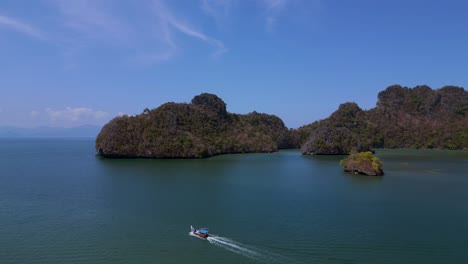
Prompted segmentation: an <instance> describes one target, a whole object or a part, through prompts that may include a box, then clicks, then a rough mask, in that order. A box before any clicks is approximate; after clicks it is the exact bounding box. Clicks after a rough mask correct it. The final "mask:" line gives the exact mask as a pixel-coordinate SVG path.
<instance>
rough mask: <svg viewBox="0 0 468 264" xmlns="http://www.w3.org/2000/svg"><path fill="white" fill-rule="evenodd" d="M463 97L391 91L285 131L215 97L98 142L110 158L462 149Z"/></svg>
mask: <svg viewBox="0 0 468 264" xmlns="http://www.w3.org/2000/svg"><path fill="white" fill-rule="evenodd" d="M467 127H468V93H467V91H465V90H464V89H463V88H461V87H455V86H445V87H442V88H440V89H435V90H433V89H431V88H430V87H428V86H425V85H422V86H417V87H414V88H407V87H402V86H399V85H393V86H390V87H388V88H387V89H385V90H384V91H382V92H380V93H379V94H378V101H377V105H376V107H374V108H372V109H369V110H363V109H361V108H360V107H359V106H358V105H357V104H356V103H344V104H341V105H340V106H339V108H338V110H336V111H335V112H334V113H332V114H331V115H330V117H328V118H326V119H324V120H319V121H316V122H314V123H312V124H308V125H305V126H302V127H300V128H298V129H288V128H287V127H286V126H285V125H284V123H283V121H282V120H281V119H280V118H279V117H277V116H275V115H271V114H264V113H257V112H252V113H249V114H246V115H241V114H235V113H230V112H228V111H227V109H226V104H225V102H224V101H223V100H222V99H221V98H219V97H218V96H216V95H213V94H207V93H204V94H200V95H197V96H195V97H194V98H193V99H192V101H191V102H190V103H166V104H163V105H161V106H160V107H158V108H155V109H152V110H149V109H145V111H144V112H143V113H141V114H139V115H136V116H119V117H115V118H114V119H112V120H111V121H110V122H109V123H107V124H106V125H105V126H104V127H103V128H102V130H101V132H100V133H99V135H98V137H97V139H96V151H97V153H98V154H99V155H101V156H103V157H108V158H123V157H125V158H204V157H210V156H214V155H220V154H228V153H253V152H274V151H277V150H279V149H290V148H300V149H301V152H302V153H303V154H304V155H345V154H349V153H351V152H352V151H358V152H360V151H370V150H372V149H374V148H415V149H420V148H423V149H467V148H468V129H467Z"/></svg>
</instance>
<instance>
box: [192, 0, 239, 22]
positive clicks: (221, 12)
mask: <svg viewBox="0 0 468 264" xmlns="http://www.w3.org/2000/svg"><path fill="white" fill-rule="evenodd" d="M233 1H235V0H201V3H200V7H201V9H202V10H203V12H205V13H206V14H208V15H209V16H211V17H213V18H214V20H215V21H216V22H217V23H219V22H220V21H221V20H222V18H224V17H226V16H227V15H228V13H229V10H230V8H231V6H232V4H233Z"/></svg>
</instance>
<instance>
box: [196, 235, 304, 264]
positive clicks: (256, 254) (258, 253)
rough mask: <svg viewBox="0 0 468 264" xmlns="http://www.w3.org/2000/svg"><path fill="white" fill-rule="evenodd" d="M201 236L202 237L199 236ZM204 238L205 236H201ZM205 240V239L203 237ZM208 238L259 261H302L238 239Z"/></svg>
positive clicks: (218, 244) (211, 241) (220, 245)
mask: <svg viewBox="0 0 468 264" xmlns="http://www.w3.org/2000/svg"><path fill="white" fill-rule="evenodd" d="M190 235H192V236H195V237H198V236H196V235H194V234H192V233H191V234H190ZM198 238H200V237H198ZM201 239H203V238H201ZM203 240H205V239H203ZM206 240H208V242H210V243H211V244H213V245H215V246H218V247H220V248H223V249H226V250H228V251H231V252H233V253H236V254H240V255H242V256H245V257H247V258H250V259H253V260H255V261H257V262H259V263H289V264H300V262H298V261H296V260H294V259H291V258H288V257H285V256H283V255H280V254H277V253H274V252H271V251H269V250H265V249H259V248H256V247H253V246H249V245H246V244H243V243H240V242H238V241H235V240H232V239H229V238H226V237H221V236H217V235H213V234H212V235H210V236H209V237H208V238H207V239H206Z"/></svg>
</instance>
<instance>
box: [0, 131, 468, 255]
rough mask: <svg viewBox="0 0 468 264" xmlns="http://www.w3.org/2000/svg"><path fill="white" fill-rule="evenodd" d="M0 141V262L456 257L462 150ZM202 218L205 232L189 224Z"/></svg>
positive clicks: (462, 218) (461, 227)
mask: <svg viewBox="0 0 468 264" xmlns="http://www.w3.org/2000/svg"><path fill="white" fill-rule="evenodd" d="M93 146H94V142H93V140H59V139H56V140H35V139H34V140H33V139H30V140H0V263H468V251H467V249H468V222H467V221H468V205H467V201H468V152H457V151H421V150H379V151H377V155H378V156H379V157H380V158H381V159H382V160H383V162H384V170H385V172H386V175H385V176H384V177H381V178H375V177H366V176H356V175H347V174H344V173H343V172H342V170H341V168H340V166H339V165H338V161H339V160H340V158H341V157H304V156H301V155H300V153H299V152H298V151H281V152H279V153H273V154H247V155H225V156H218V157H214V158H209V159H204V160H108V159H102V158H100V157H97V156H95V155H94V149H93ZM190 224H193V225H195V226H207V227H209V228H210V231H211V232H212V233H213V234H215V235H216V236H215V237H213V238H212V239H210V240H209V241H206V240H201V239H198V238H196V237H193V236H190V235H189V231H190V230H189V227H190Z"/></svg>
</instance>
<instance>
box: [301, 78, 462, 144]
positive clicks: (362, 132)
mask: <svg viewBox="0 0 468 264" xmlns="http://www.w3.org/2000/svg"><path fill="white" fill-rule="evenodd" d="M324 128H327V129H335V130H336V129H337V128H343V129H346V131H347V133H349V137H348V138H355V139H356V140H354V141H353V140H348V141H347V143H349V144H351V145H352V146H356V142H357V143H358V145H360V146H371V147H375V148H436V149H466V148H468V92H467V91H465V90H464V89H463V88H461V87H456V86H445V87H442V88H440V89H436V90H433V89H431V88H430V87H428V86H425V85H422V86H417V87H414V88H408V87H402V86H400V85H393V86H390V87H388V88H387V89H386V90H384V91H382V92H380V93H379V95H378V102H377V106H376V107H375V108H372V109H370V110H367V111H365V110H362V109H361V108H359V106H358V105H357V104H356V103H344V104H342V105H340V107H339V109H338V110H337V111H335V112H334V113H333V114H332V115H331V116H330V117H328V118H326V119H324V120H320V121H316V122H314V123H312V124H309V125H306V126H303V127H301V128H299V129H298V133H299V135H300V136H299V137H300V142H301V145H302V146H303V149H304V150H306V151H305V152H307V149H306V148H304V144H305V143H307V144H308V145H311V146H314V144H313V143H316V142H311V141H310V140H308V139H310V138H312V136H313V135H314V134H316V133H317V132H316V131H321V130H324ZM316 138H318V139H319V140H320V137H316ZM335 142H338V141H335ZM319 143H321V142H319ZM315 145H318V144H315ZM340 147H341V146H340ZM349 149H351V148H348V150H349ZM313 150H314V149H313V148H312V150H311V151H309V152H314V151H313Z"/></svg>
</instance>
